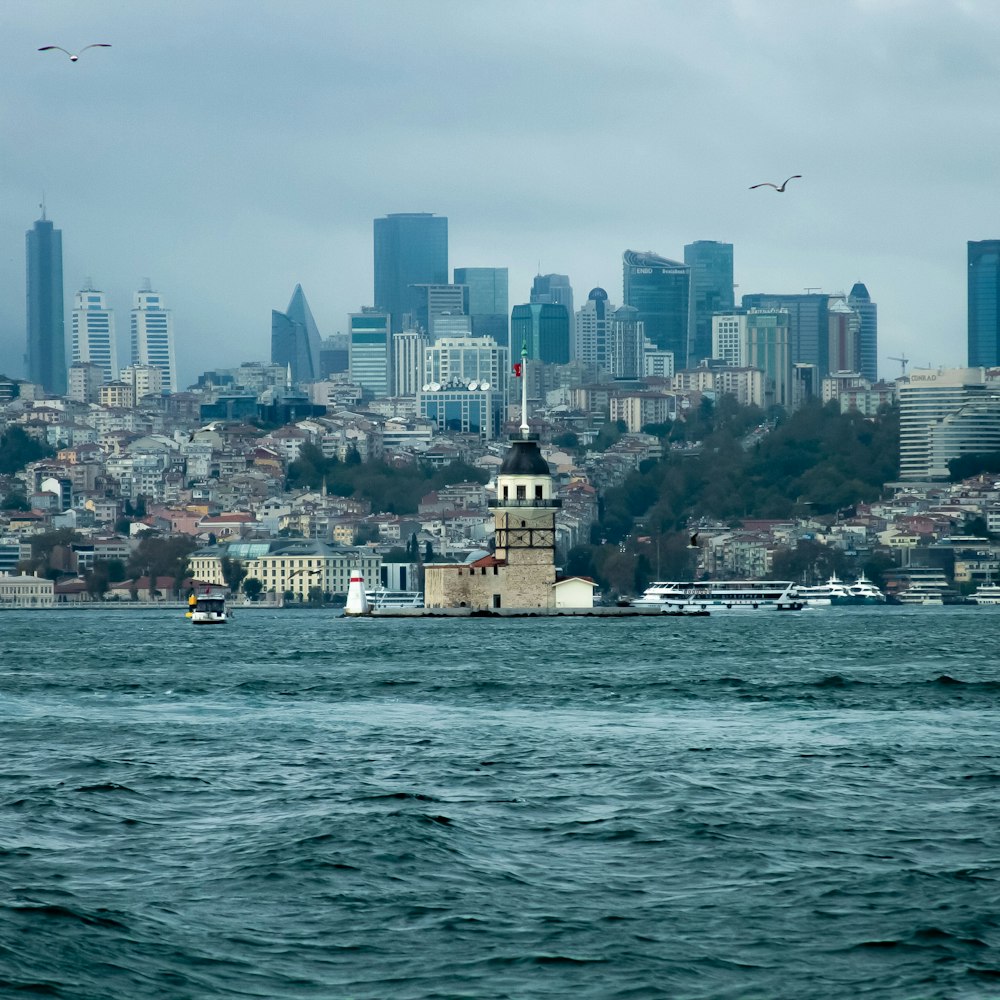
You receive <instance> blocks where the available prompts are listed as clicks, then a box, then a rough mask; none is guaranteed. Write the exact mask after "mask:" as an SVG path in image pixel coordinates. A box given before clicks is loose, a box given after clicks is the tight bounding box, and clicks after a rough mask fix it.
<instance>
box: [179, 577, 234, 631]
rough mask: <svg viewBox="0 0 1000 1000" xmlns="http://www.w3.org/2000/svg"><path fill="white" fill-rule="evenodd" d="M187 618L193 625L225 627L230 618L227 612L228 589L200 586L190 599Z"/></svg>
mask: <svg viewBox="0 0 1000 1000" xmlns="http://www.w3.org/2000/svg"><path fill="white" fill-rule="evenodd" d="M186 617H188V618H190V619H191V624H192V625H225V623H226V622H227V621H229V617H230V616H229V614H228V612H227V611H226V588H225V587H213V586H211V585H206V584H199V585H198V586H197V588H196V589H195V592H194V593H193V594H192V595H191V596H190V597H189V598H188V610H187V615H186Z"/></svg>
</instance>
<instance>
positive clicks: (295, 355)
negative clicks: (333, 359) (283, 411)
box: [271, 285, 321, 383]
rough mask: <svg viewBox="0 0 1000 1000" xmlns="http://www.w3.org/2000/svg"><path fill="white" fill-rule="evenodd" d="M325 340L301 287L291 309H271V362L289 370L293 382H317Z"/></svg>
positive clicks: (295, 295)
mask: <svg viewBox="0 0 1000 1000" xmlns="http://www.w3.org/2000/svg"><path fill="white" fill-rule="evenodd" d="M320 347H321V340H320V335H319V330H318V329H317V328H316V321H315V320H314V319H313V314H312V310H311V309H310V308H309V303H308V302H306V296H305V292H303V291H302V286H301V285H296V286H295V291H294V292H292V298H291V301H290V302H289V303H288V309H287V310H286V311H285V312H283V313H281V312H278V311H277V310H276V309H272V310H271V363H272V364H276V365H282V366H283V367H285V368H287V367H288V366H289V365H291V369H292V381H293V382H295V383H300V382H317V381H319V379H320V377H321V372H320V357H319V354H320Z"/></svg>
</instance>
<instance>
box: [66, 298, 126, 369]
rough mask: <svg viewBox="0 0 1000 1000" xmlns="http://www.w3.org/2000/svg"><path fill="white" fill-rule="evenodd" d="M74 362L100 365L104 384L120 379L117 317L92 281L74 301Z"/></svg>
mask: <svg viewBox="0 0 1000 1000" xmlns="http://www.w3.org/2000/svg"><path fill="white" fill-rule="evenodd" d="M72 331H73V333H72V345H73V362H74V364H75V363H77V362H91V363H93V364H96V365H100V367H101V371H102V373H103V380H104V381H105V382H113V381H114V380H115V379H116V378H118V345H117V341H116V338H115V314H114V312H113V310H111V309H109V308H108V302H107V297H106V296H105V294H104V293H103V292H101V291H98V289H96V288H94V286H93V285H92V284H90V283H89V282H88V283H87V284H86V285H85V286H84V287H83V288H82V289H81V290H80V291H79V292H77V293H76V295H75V296H74V299H73V319H72Z"/></svg>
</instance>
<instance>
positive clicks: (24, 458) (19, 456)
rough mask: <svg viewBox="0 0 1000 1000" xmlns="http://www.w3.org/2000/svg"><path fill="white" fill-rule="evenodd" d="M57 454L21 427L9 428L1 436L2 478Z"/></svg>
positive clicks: (0, 473)
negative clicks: (30, 463)
mask: <svg viewBox="0 0 1000 1000" xmlns="http://www.w3.org/2000/svg"><path fill="white" fill-rule="evenodd" d="M54 454H55V451H54V449H52V448H50V447H49V446H48V445H47V444H42V443H41V442H40V441H36V440H35V439H34V438H33V437H32V436H31V435H30V434H27V433H25V431H24V429H23V428H21V427H16V426H11V427H8V428H7V429H6V430H5V431H4V432H3V434H0V476H9V475H11V474H12V473H14V472H20V471H21V470H22V469H23V468H24V467H25V466H26V465H27V464H28V463H29V462H37V461H38V460H39V459H41V458H49V457H51V456H52V455H54Z"/></svg>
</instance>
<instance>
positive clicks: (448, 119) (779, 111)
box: [0, 0, 1000, 384]
mask: <svg viewBox="0 0 1000 1000" xmlns="http://www.w3.org/2000/svg"><path fill="white" fill-rule="evenodd" d="M376 5H377V6H379V7H382V8H384V10H383V11H382V12H383V13H385V14H391V15H392V16H387V17H373V16H371V13H370V11H369V10H368V9H367V8H366V9H365V10H361V9H360V8H358V9H354V8H352V7H349V6H346V5H345V6H338V7H335V8H331V7H329V6H328V5H321V4H318V3H311V2H308V0H305V2H302V3H300V4H298V5H296V7H295V8H294V9H292V10H291V11H288V10H286V9H285V8H283V7H279V6H278V5H277V4H269V3H264V4H262V5H261V6H260V7H259V8H257V9H255V11H254V16H253V17H252V18H250V17H242V16H240V10H241V9H240V8H238V7H237V6H235V5H230V4H225V3H224V4H220V5H219V6H218V7H213V8H212V9H202V8H201V7H200V6H197V5H194V4H192V3H186V2H181V3H179V4H178V5H176V6H173V7H171V8H170V10H169V11H168V10H167V9H166V8H164V9H163V10H155V9H154V10H149V11H147V10H144V11H141V12H140V11H132V10H127V9H125V10H122V9H120V7H119V6H117V5H112V4H110V3H107V2H103V0H98V2H95V3H94V4H93V5H89V6H88V8H87V10H86V11H83V10H79V9H77V8H76V7H74V5H72V4H69V3H68V2H64V0H56V2H53V3H52V4H48V5H46V7H45V9H43V10H39V9H35V8H32V9H28V8H24V9H14V10H13V11H11V12H5V15H4V17H5V23H4V27H5V31H4V35H3V39H2V41H0V46H2V51H3V54H4V60H2V61H0V62H2V65H0V79H3V81H4V82H5V83H7V85H8V90H9V91H10V92H13V93H17V95H18V106H17V115H16V118H15V117H13V114H12V113H11V114H9V115H8V116H7V117H6V118H4V119H3V129H4V132H3V135H4V139H5V146H6V147H7V148H8V149H10V150H11V151H13V152H14V153H15V154H16V155H14V156H12V157H11V161H10V162H11V163H12V164H13V165H14V167H13V169H11V170H8V171H6V172H5V174H4V177H3V178H2V179H0V370H4V371H5V372H6V373H7V374H20V375H22V376H23V375H24V374H25V369H24V365H23V355H24V353H25V312H24V301H25V277H24V273H23V253H22V252H20V251H19V250H18V245H19V244H20V243H21V240H22V239H23V233H24V232H25V231H26V230H27V229H28V228H30V227H31V225H32V222H33V219H34V218H35V217H36V216H37V212H36V211H35V209H34V206H35V205H36V204H37V203H38V202H39V200H40V199H41V197H42V193H43V192H44V193H45V198H46V200H47V202H48V206H49V217H50V218H52V219H54V220H55V224H56V226H57V227H58V228H59V229H61V230H62V231H63V233H64V247H63V252H64V270H65V290H66V294H67V295H71V294H72V292H73V291H75V290H77V289H79V288H81V287H82V283H83V281H84V279H85V278H86V277H87V276H92V277H93V279H94V281H95V283H96V285H97V286H98V287H100V288H101V289H102V290H105V291H106V293H107V295H108V301H109V306H110V307H112V308H114V309H115V310H116V311H117V312H119V313H120V314H121V315H124V314H125V312H126V311H127V303H128V300H129V298H130V295H131V292H132V291H133V290H134V288H135V287H137V285H138V284H139V283H140V282H141V280H142V278H143V276H145V275H154V276H155V280H156V282H157V286H158V287H160V288H162V289H163V290H164V292H165V294H168V295H169V297H170V301H171V306H172V308H173V310H174V313H175V316H176V323H177V342H178V352H179V356H178V363H179V366H180V380H179V381H180V383H181V384H184V383H185V382H187V381H188V380H190V379H192V378H193V376H194V375H195V374H197V372H198V371H199V370H201V369H202V368H203V367H204V366H202V365H199V364H195V363H191V362H192V358H193V356H194V350H193V349H194V348H195V347H196V346H197V347H198V348H199V349H203V348H204V345H205V344H206V343H210V344H212V345H213V351H212V354H213V359H212V363H213V364H215V365H226V364H233V363H238V361H239V360H242V359H244V358H245V357H246V355H248V354H250V355H252V356H256V357H260V358H262V359H263V358H266V357H267V354H268V338H269V335H270V329H269V322H268V320H269V314H270V311H271V309H272V308H273V307H274V304H275V302H281V301H284V300H285V298H286V296H287V295H288V289H289V288H292V287H294V286H295V285H296V284H301V285H302V286H303V288H304V289H305V290H306V293H307V294H308V296H309V300H310V304H311V305H312V308H313V311H314V314H315V316H316V322H317V325H318V327H319V329H320V331H321V333H322V334H323V335H324V336H329V335H331V334H334V333H337V332H346V329H347V317H348V315H349V314H351V313H354V312H357V311H358V310H359V309H360V308H361V307H362V306H369V305H373V304H374V303H373V302H372V301H371V298H372V291H371V289H372V279H373V275H372V245H371V232H372V230H371V225H372V219H374V218H376V217H379V216H385V215H388V214H391V213H396V212H430V213H434V214H435V215H439V216H442V217H447V218H448V220H449V244H450V245H449V250H448V265H449V269H450V270H451V271H453V269H454V268H456V267H460V268H461V267H470V268H471V267H490V268H493V267H496V268H503V267H506V268H508V270H509V303H510V304H511V305H514V304H517V303H523V302H526V301H528V298H529V292H530V286H531V281H532V277H533V275H534V274H535V273H543V274H545V273H560V274H568V275H569V276H570V279H571V282H572V285H573V288H574V289H575V290H576V294H577V296H578V297H580V301H583V298H584V297H585V296H586V294H587V292H588V290H589V289H591V288H595V287H603V288H605V289H607V291H608V294H609V296H610V298H611V300H612V301H614V302H623V301H624V297H623V294H622V289H621V287H620V267H621V264H620V261H621V254H622V252H623V251H624V250H625V249H626V248H633V249H636V250H639V251H641V252H646V251H651V252H653V253H655V254H657V255H660V256H663V257H665V258H667V259H672V260H678V261H680V260H682V259H683V252H684V247H685V246H686V245H687V244H691V243H695V242H697V241H702V240H711V241H718V242H724V243H731V244H733V246H734V248H735V249H734V258H735V259H734V272H735V281H736V282H737V283H738V284H739V288H738V289H737V290H736V300H737V301H739V299H740V297H741V296H742V294H744V293H771V294H773V293H783V294H784V293H787V294H793V293H802V292H803V291H804V290H805V289H806V288H818V289H820V290H821V291H823V292H824V293H829V294H835V293H847V292H848V290H849V289H850V288H851V287H852V285H854V284H855V283H857V282H862V283H864V285H865V286H866V287H867V289H868V290H869V292H870V293H871V297H872V299H873V300H874V301H877V302H878V304H879V357H878V365H879V374H880V375H883V376H888V377H893V376H895V375H897V374H898V370H899V366H898V364H897V363H895V362H891V361H889V360H888V359H889V358H891V357H894V356H900V355H903V354H905V355H906V356H908V357H909V358H910V359H911V362H912V363H913V364H917V365H925V364H927V363H932V364H935V365H937V364H941V365H944V366H948V365H957V366H961V365H964V364H965V363H966V357H965V343H966V336H965V331H966V301H967V296H966V287H965V284H966V283H965V278H966V244H967V242H969V241H975V240H984V239H991V238H995V237H997V236H998V235H1000V193H998V192H995V191H993V190H992V188H991V185H990V179H991V171H990V169H989V168H990V165H991V163H992V161H993V154H994V152H995V140H994V139H993V138H992V136H991V135H990V134H988V131H986V130H983V128H982V124H981V123H982V122H983V121H988V120H991V118H992V109H991V108H990V102H989V95H991V94H992V93H993V91H994V90H995V85H996V82H997V80H998V78H1000V62H998V59H997V56H996V55H995V53H996V52H997V51H1000V45H998V44H997V43H998V42H1000V10H997V9H995V8H994V7H993V6H992V5H989V4H985V3H977V2H966V3H962V4H958V3H956V4H940V3H930V2H922V0H912V2H905V0H902V2H893V3H889V2H882V0H857V2H848V0H845V2H844V3H842V4H840V5H838V9H837V11H836V12H835V16H832V17H829V18H825V19H824V20H823V23H822V25H820V24H818V23H817V19H816V18H815V16H814V15H812V14H811V13H810V12H809V10H808V9H803V7H802V6H801V5H797V4H792V3H788V2H783V0H774V2H765V0H756V2H755V0H732V2H713V3H707V4H704V5H699V6H698V8H697V9H695V8H690V9H689V8H687V7H686V6H682V5H666V4H663V5H648V4H640V3H626V4H625V5H624V6H623V7H620V8H616V9H615V10H614V11H605V10H604V9H603V8H598V7H597V6H596V5H587V4H583V5H581V4H576V3H560V2H553V3H551V4H546V5H530V4H527V3H513V4H511V5H509V6H505V8H504V10H502V11H501V10H493V9H490V10H489V12H488V14H487V13H484V12H483V9H482V8H475V7H470V6H469V5H462V4H458V3H450V2H447V3H446V2H439V3H434V2H430V3H426V4H421V5H419V6H416V5H415V6H413V7H410V6H407V5H398V4H391V3H385V2H380V3H377V4H376ZM192 26H195V27H196V28H197V30H192ZM432 26H433V27H432ZM91 33H93V34H97V35H100V36H102V37H103V36H106V37H107V38H108V40H109V41H111V42H112V43H113V48H111V49H109V50H108V51H107V52H106V53H102V55H106V56H107V58H102V59H101V60H92V61H89V62H85V61H84V60H81V61H80V62H79V63H78V64H71V63H70V62H69V61H68V60H58V61H56V60H46V59H45V58H44V54H43V55H41V56H40V55H39V54H38V53H37V51H36V49H37V47H38V45H39V44H40V43H42V42H49V41H51V40H52V39H53V38H56V39H58V38H67V37H68V38H73V37H78V36H82V35H86V34H91ZM275 37H282V38H284V39H288V40H291V41H290V42H289V44H290V45H291V55H292V57H293V58H294V59H295V60H296V65H297V72H296V74H295V75H294V78H289V77H288V75H287V74H285V73H283V72H282V71H281V66H280V64H279V63H277V62H275V60H273V57H272V56H273V52H272V48H271V46H272V44H273V39H274V38H275ZM553 37H558V39H559V45H558V46H556V47H554V48H553V46H552V45H551V39H552V38H553ZM223 38H224V39H225V40H226V41H225V44H220V39H223ZM295 39H302V42H301V43H298V42H296V41H295ZM400 50H402V51H406V52H407V53H408V59H407V60H403V61H402V63H400V64H399V65H392V66H387V65H386V62H385V54H386V53H387V52H392V51H400ZM512 51H513V52H517V53H519V54H518V56H517V64H516V66H515V67H512V66H511V64H510V53H511V52H512ZM845 52H850V53H851V71H850V73H847V72H845V71H844V70H843V66H844V62H843V54H844V53H845ZM914 53H920V57H919V58H915V57H914V55H913V54H914ZM179 64H180V65H181V66H182V68H183V72H182V73H180V74H178V65H179ZM403 64H405V66H406V69H405V71H404V70H403ZM512 70H513V71H512ZM459 88H460V89H459ZM459 94H460V95H461V100H456V97H457V95H459ZM525 107H532V108H539V109H541V108H543V107H544V108H547V109H548V110H547V111H546V113H544V114H539V115H537V116H530V115H529V116H525V114H524V108H525ZM445 109H448V113H444V110H445ZM84 118H85V119H86V120H88V121H90V120H95V119H96V120H98V121H99V123H100V128H101V132H102V135H104V136H106V137H107V138H108V139H109V140H113V139H115V137H121V138H124V137H125V136H128V135H130V134H136V129H137V128H143V131H142V133H141V134H142V135H143V141H142V142H141V143H134V144H131V143H124V142H114V141H108V142H101V143H93V144H87V145H85V146H80V147H76V146H74V147H73V152H72V155H70V154H69V153H68V147H67V142H66V139H67V137H69V136H71V135H72V134H73V132H74V128H75V127H76V123H78V122H79V121H80V120H82V119H84ZM595 121H597V122H599V123H600V131H599V133H598V134H600V135H601V142H600V143H598V144H595V143H594V142H593V137H594V135H595V133H594V123H595ZM147 126H149V127H147ZM526 144H527V145H526ZM526 148H530V150H531V153H530V156H529V157H527V158H525V156H524V150H525V149H526ZM584 149H586V150H587V155H586V156H583V155H580V154H581V153H582V152H583V150H584ZM859 149H861V150H862V151H863V153H862V155H859V153H858V150H859ZM790 173H800V174H802V175H803V176H802V180H801V181H796V182H794V183H793V184H792V185H789V189H788V190H787V191H786V192H785V193H783V194H780V195H779V194H776V193H775V192H774V191H772V190H770V189H761V190H755V191H750V190H748V188H749V185H751V184H753V183H756V182H759V181H761V180H762V179H766V178H777V179H780V178H781V177H784V176H787V175H788V174H790ZM450 277H451V275H450V274H449V278H450ZM220 290H223V294H220ZM70 301H71V300H70V299H69V298H67V300H66V302H65V307H66V311H67V315H68V312H69V306H70ZM68 338H69V331H68V330H67V340H68Z"/></svg>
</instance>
